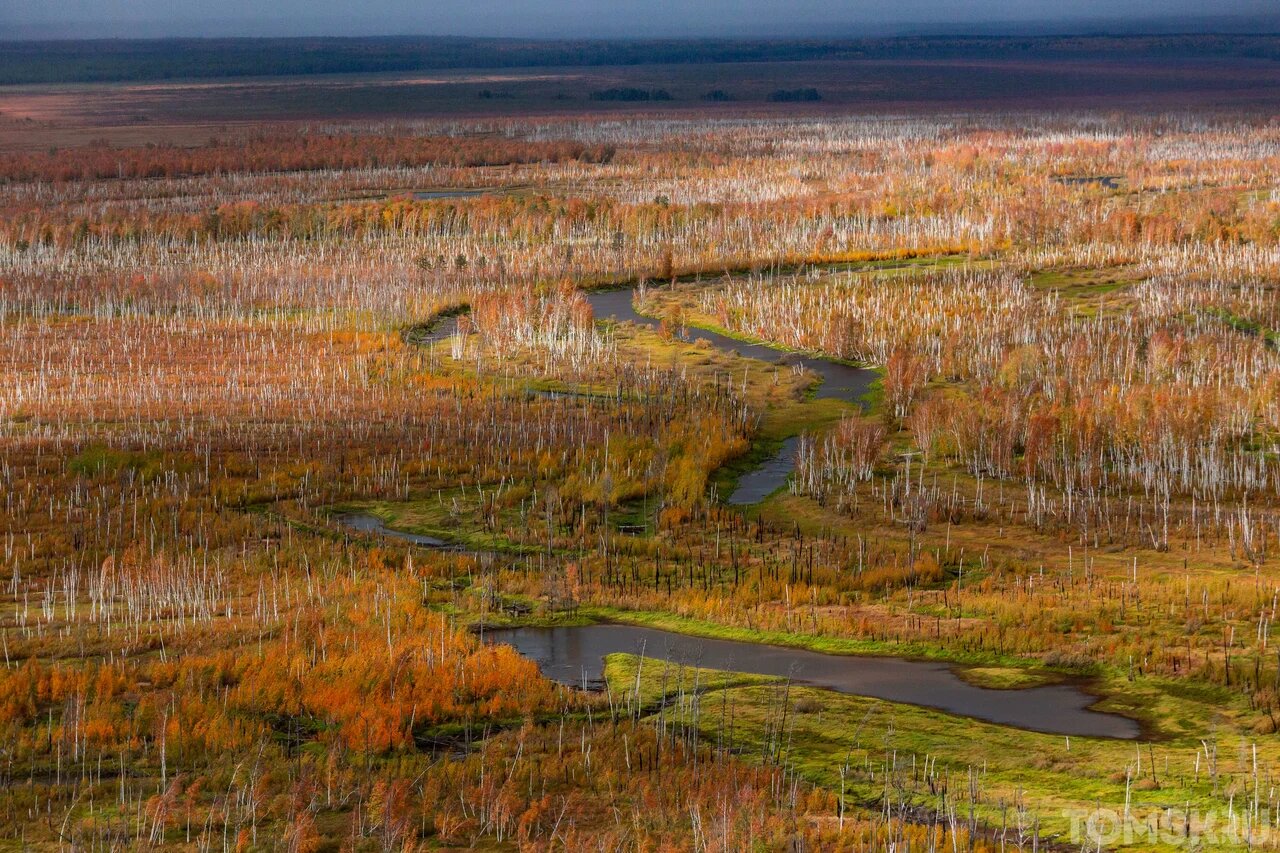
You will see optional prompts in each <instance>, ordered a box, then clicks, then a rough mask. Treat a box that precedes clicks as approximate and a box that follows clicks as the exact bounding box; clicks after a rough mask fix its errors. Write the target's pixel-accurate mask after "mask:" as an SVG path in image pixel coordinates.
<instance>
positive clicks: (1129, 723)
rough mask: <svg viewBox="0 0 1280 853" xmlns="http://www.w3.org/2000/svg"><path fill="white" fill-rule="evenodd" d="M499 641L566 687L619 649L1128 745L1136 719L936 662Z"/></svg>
mask: <svg viewBox="0 0 1280 853" xmlns="http://www.w3.org/2000/svg"><path fill="white" fill-rule="evenodd" d="M484 636H485V640H486V641H488V642H497V643H508V644H510V645H511V646H514V647H515V649H516V651H518V652H520V654H522V655H524V656H525V657H528V658H530V659H531V660H533V661H534V662H536V663H537V664H538V667H539V668H540V669H541V670H542V672H543V673H544V674H545V675H546V676H547V677H548V678H552V679H554V680H556V681H559V682H561V683H563V684H568V685H571V686H574V687H583V686H587V687H594V686H599V685H600V684H601V682H602V679H603V669H604V657H605V655H609V654H616V653H619V652H625V653H629V654H640V653H642V652H643V654H644V656H645V658H646V659H659V660H666V661H672V662H674V663H681V664H685V665H688V666H698V667H705V668H708V669H718V670H726V671H730V672H744V673H752V674H755V675H773V676H781V677H784V678H786V677H790V678H792V679H793V680H794V681H796V682H799V683H803V684H807V685H811V686H814V687H822V688H826V689H828V690H834V691H836V692H839V693H849V694H853V695H857V696H870V697H873V698H876V699H885V700H888V701H890V702H905V703H908V704H911V705H921V706H924V707H927V708H936V709H937V710H940V711H946V712H948V713H951V714H958V715H961V716H965V717H972V718H974V719H978V720H985V721H987V722H991V723H998V724H1000V725H1005V726H1015V727H1017V728H1020V729H1029V730H1031V731H1037V732H1047V733H1049V734H1060V735H1079V736H1089V737H1110V738H1136V737H1138V736H1139V734H1141V728H1140V727H1139V725H1138V723H1137V722H1136V721H1135V720H1131V719H1129V718H1128V717H1122V716H1120V715H1118V714H1107V713H1102V712H1099V711H1091V710H1089V706H1090V705H1092V704H1093V703H1094V702H1096V701H1097V699H1096V697H1094V696H1091V695H1090V694H1088V693H1086V692H1084V691H1083V690H1081V689H1080V688H1079V687H1077V686H1075V685H1072V684H1053V685H1048V686H1044V687H1030V688H1026V689H1023V690H993V689H989V688H985V687H977V686H975V685H972V684H969V683H967V682H965V681H963V680H962V679H961V678H960V677H959V676H957V675H956V673H955V672H954V671H953V670H952V668H951V667H950V666H949V665H947V664H945V663H937V662H932V661H915V660H907V659H905V658H893V657H872V656H856V655H828V654H821V653H819V652H811V651H806V650H804V649H789V648H783V647H780V646H770V645H765V644H762V643H742V642H735V641H731V640H709V639H702V638H699V637H689V636H685V635H683V634H675V633H672V632H669V631H660V630H657V629H655V628H643V627H637V626H632V625H584V626H578V627H560V628H512V629H505V630H496V631H487V632H485V635H484Z"/></svg>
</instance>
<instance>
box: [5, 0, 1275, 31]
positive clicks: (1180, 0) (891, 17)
mask: <svg viewBox="0 0 1280 853" xmlns="http://www.w3.org/2000/svg"><path fill="white" fill-rule="evenodd" d="M1275 11H1276V10H1275V2H1274V0H1215V2H1214V3H1212V4H1209V3H1206V2H1204V0H793V2H780V0H702V1H701V2H698V0H607V2H606V0H416V2H415V0H364V2H352V0H216V2H209V0H34V2H33V0H0V36H7V37H27V36H35V35H65V36H77V37H83V36H94V35H100V36H113V37H128V36H157V35H262V36H279V35H373V34H423V35H426V34H442V35H444V34H456V35H491V36H534V37H580V36H600V37H644V36H768V35H779V36H792V35H836V36H846V35H859V34H867V35H879V34H886V33H892V32H903V31H911V30H913V29H919V28H920V27H928V26H931V25H933V26H938V25H942V26H948V27H958V28H961V29H964V28H970V29H973V28H977V29H983V28H988V29H993V30H999V29H1001V28H1006V29H1020V28H1027V27H1039V28H1042V29H1047V30H1053V29H1061V28H1062V27H1068V28H1070V27H1071V26H1081V27H1090V28H1102V29H1106V28H1107V27H1108V26H1109V25H1114V26H1117V27H1124V26H1125V25H1126V24H1128V25H1132V24H1133V23H1135V22H1152V23H1158V22H1161V21H1163V22H1166V26H1168V25H1170V24H1174V23H1175V22H1177V23H1181V24H1185V25H1186V26H1187V28H1190V29H1196V28H1213V27H1214V21H1215V20H1216V21H1229V20H1230V19H1232V18H1236V19H1237V20H1243V19H1246V18H1249V17H1251V16H1267V17H1270V16H1273V15H1274V14H1275ZM1210 14H1212V16H1213V17H1212V18H1210V17H1208V16H1209V15H1210ZM1175 26H1176V24H1175Z"/></svg>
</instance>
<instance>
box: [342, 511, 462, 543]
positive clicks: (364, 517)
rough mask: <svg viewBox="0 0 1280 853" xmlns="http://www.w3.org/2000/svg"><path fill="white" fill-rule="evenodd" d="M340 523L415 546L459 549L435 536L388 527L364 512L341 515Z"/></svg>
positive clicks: (353, 528) (358, 531) (357, 530)
mask: <svg viewBox="0 0 1280 853" xmlns="http://www.w3.org/2000/svg"><path fill="white" fill-rule="evenodd" d="M338 523H339V524H341V525H342V526H343V527H347V528H350V529H351V530H354V531H356V532H357V533H376V534H378V535H379V536H390V537H391V538H392V539H400V540H403V541H405V542H409V543H412V544H414V545H421V546H423V547H424V548H444V549H457V547H458V546H456V545H454V544H453V543H451V542H446V541H444V540H443V539H437V538H436V537H434V536H424V535H422V534H421V533H410V532H408V531H407V530H396V529H394V528H391V527H387V526H386V525H385V524H383V523H382V519H380V518H378V517H377V516H374V515H368V514H366V513H363V512H352V513H347V514H346V515H340V516H338Z"/></svg>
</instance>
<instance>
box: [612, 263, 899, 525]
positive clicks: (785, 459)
mask: <svg viewBox="0 0 1280 853" xmlns="http://www.w3.org/2000/svg"><path fill="white" fill-rule="evenodd" d="M634 297H635V288H634V287H628V288H624V289H620V290H596V291H591V292H589V293H588V294H587V301H588V302H589V303H590V304H591V308H592V311H593V313H594V314H595V317H596V319H597V320H605V319H608V318H610V317H612V318H614V319H615V320H617V321H619V322H626V321H631V322H632V323H635V324H637V325H642V326H651V325H653V322H654V321H653V319H652V318H650V317H646V316H644V315H643V314H640V313H638V312H637V311H636V309H635V307H634V305H633V304H632V301H633V299H634ZM689 338H690V339H691V340H705V341H706V342H707V343H709V344H711V345H712V346H714V347H715V348H716V349H718V350H722V351H724V352H733V353H737V354H738V355H742V356H746V357H747V358H755V359H759V360H761V361H771V362H776V361H779V360H780V359H785V360H786V363H788V364H795V365H800V366H802V367H804V368H805V369H807V370H811V371H813V372H814V373H816V374H818V376H819V377H821V381H820V382H819V383H818V387H817V390H816V392H815V396H817V397H819V398H830V399H837V400H848V401H850V402H854V403H856V402H858V399H859V398H860V397H862V395H864V394H866V393H867V391H868V390H870V388H871V383H872V382H874V381H875V379H876V372H875V371H874V370H870V369H868V368H865V367H855V366H853V365H851V364H844V363H842V362H839V361H833V360H831V359H827V358H819V357H817V356H812V355H804V354H799V353H790V352H785V351H782V350H779V349H777V348H775V347H771V346H768V345H767V344H757V343H750V342H747V341H740V340H737V339H736V338H731V337H729V336H728V335H722V334H720V333H719V332H711V331H707V330H705V329H696V328H695V329H690V331H689ZM797 444H798V439H797V438H795V437H794V436H793V437H791V438H788V439H786V440H785V441H783V443H782V446H781V447H780V448H779V449H778V452H777V453H775V454H774V455H773V456H772V457H771V458H770V459H768V460H766V461H765V462H763V463H762V464H761V465H760V466H759V467H757V468H755V469H753V470H751V471H749V472H747V473H746V474H744V475H743V476H742V477H741V478H740V479H739V480H738V485H737V488H736V489H734V491H733V494H731V495H730V496H729V500H728V502H729V503H730V504H732V505H734V506H745V505H748V504H754V503H759V502H760V501H762V500H764V499H765V498H766V497H768V496H769V495H771V494H773V493H774V492H775V491H777V490H778V489H780V488H782V487H783V486H785V485H786V483H787V478H788V477H790V476H791V472H792V471H794V470H795V464H796V463H795V456H796V446H797Z"/></svg>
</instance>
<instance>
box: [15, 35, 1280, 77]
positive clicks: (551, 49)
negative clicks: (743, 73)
mask: <svg viewBox="0 0 1280 853" xmlns="http://www.w3.org/2000/svg"><path fill="white" fill-rule="evenodd" d="M1142 57H1147V58H1165V59H1171V58H1178V59H1187V58H1255V59H1272V60H1276V59H1280V36H1275V35H1261V36H1248V35H1169V36H1053V37H1048V36H1036V37H990V36H974V37H951V36H948V37H941V36H940V37H911V38H879V39H856V40H792V41H759V40H758V41H747V40H741V41H739V40H710V39H702V40H654V41H529V40H514V39H476V38H440V37H388V38H290V39H283V38H282V39H242V38H236V39H155V40H127V39H111V40H105V39H104V40H88V41H11V42H3V41H0V84H17V83H65V82H94V81H100V82H107V81H130V80H159V79H168V78H189V77H239V76H274V75H300V74H339V73H353V72H363V73H369V72H388V71H417V70H425V69H442V68H516V67H535V66H557V65H578V66H582V65H641V64H651V63H704V62H705V63H714V62H768V61H796V60H806V59H953V58H988V59H1031V58H1081V59H1086V58H1087V59H1099V58H1117V59H1121V58H1123V59H1134V58H1142Z"/></svg>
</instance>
